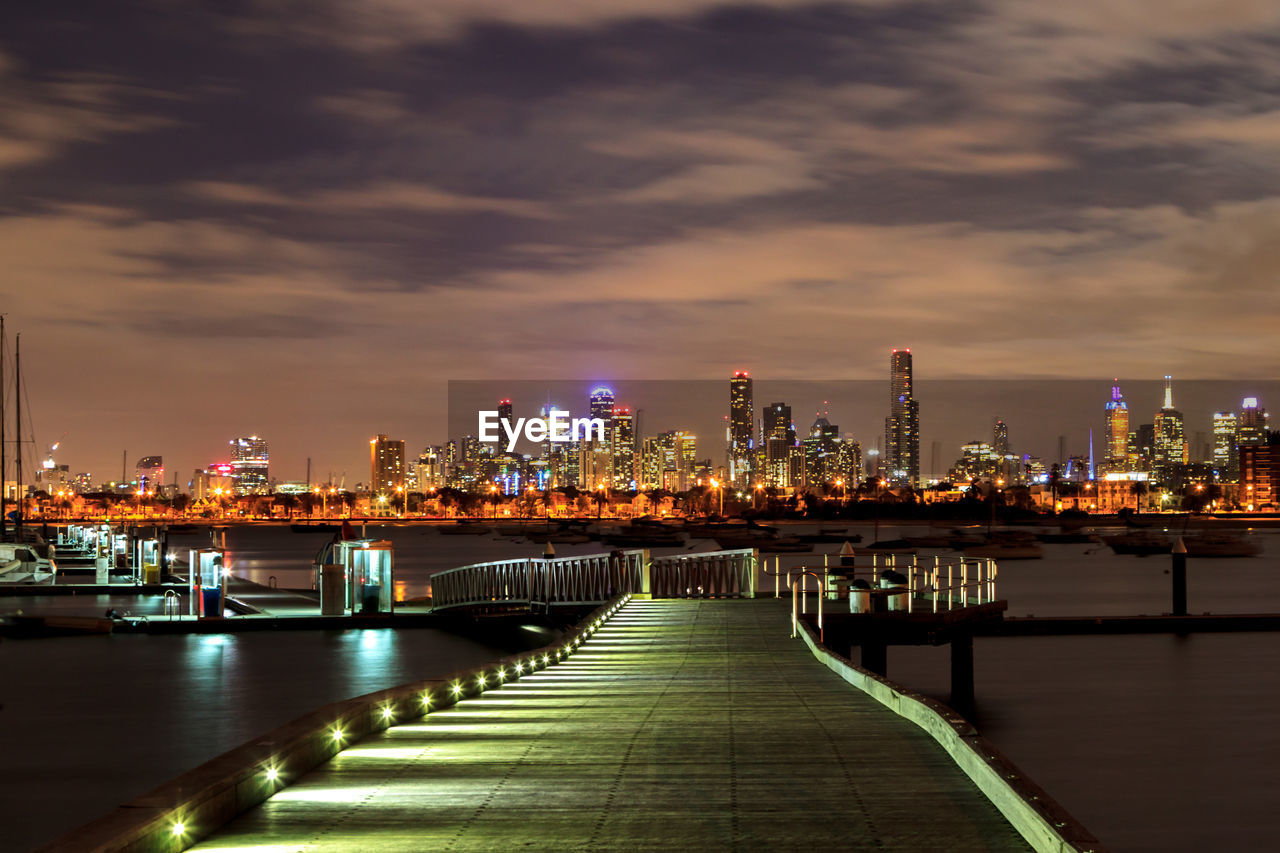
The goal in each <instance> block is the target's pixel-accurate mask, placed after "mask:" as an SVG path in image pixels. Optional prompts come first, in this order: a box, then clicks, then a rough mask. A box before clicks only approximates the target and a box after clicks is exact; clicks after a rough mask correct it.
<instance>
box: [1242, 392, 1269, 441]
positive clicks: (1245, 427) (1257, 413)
mask: <svg viewBox="0 0 1280 853" xmlns="http://www.w3.org/2000/svg"><path fill="white" fill-rule="evenodd" d="M1269 420H1270V419H1269V417H1268V416H1267V410H1266V409H1264V408H1262V407H1261V406H1259V405H1258V398H1257V397H1245V398H1244V400H1243V401H1242V402H1241V403H1240V436H1239V438H1240V444H1242V445H1253V444H1266V443H1267V429H1268V426H1269Z"/></svg>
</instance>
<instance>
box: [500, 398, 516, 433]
mask: <svg viewBox="0 0 1280 853" xmlns="http://www.w3.org/2000/svg"><path fill="white" fill-rule="evenodd" d="M498 420H499V421H504V420H505V421H507V422H508V423H510V424H511V426H513V427H514V426H515V425H516V424H515V421H514V420H513V419H512V417H511V401H510V400H499V401H498ZM498 429H499V431H501V429H502V427H501V426H499V427H498Z"/></svg>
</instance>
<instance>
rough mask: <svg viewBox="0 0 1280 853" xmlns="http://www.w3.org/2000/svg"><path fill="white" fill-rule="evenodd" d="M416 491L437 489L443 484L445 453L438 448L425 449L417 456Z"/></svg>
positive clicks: (429, 447)
mask: <svg viewBox="0 0 1280 853" xmlns="http://www.w3.org/2000/svg"><path fill="white" fill-rule="evenodd" d="M416 473H417V481H418V490H419V491H422V492H426V491H430V490H432V489H438V488H440V487H441V486H443V485H444V483H445V453H444V450H443V449H442V448H440V447H432V446H428V447H426V448H425V449H424V450H423V451H422V453H420V454H418V464H417V472H416Z"/></svg>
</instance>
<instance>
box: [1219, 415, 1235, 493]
mask: <svg viewBox="0 0 1280 853" xmlns="http://www.w3.org/2000/svg"><path fill="white" fill-rule="evenodd" d="M1238 430H1239V426H1238V424H1237V421H1236V413H1235V412H1214V413H1213V470H1214V471H1215V472H1217V475H1218V482H1219V483H1234V482H1236V480H1237V479H1238V478H1239V476H1240V437H1239V435H1238Z"/></svg>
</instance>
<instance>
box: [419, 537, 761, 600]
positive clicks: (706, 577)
mask: <svg viewBox="0 0 1280 853" xmlns="http://www.w3.org/2000/svg"><path fill="white" fill-rule="evenodd" d="M758 563H759V554H758V552H757V551H755V550H754V549H738V550H733V551H708V552H701V553H694V554H671V555H663V556H657V557H654V556H651V555H650V553H649V551H648V550H628V551H611V552H607V553H601V554H586V555H581V556H572V557H552V558H545V557H526V558H520V559H514V560H494V561H491V562H487V563H475V564H473V565H469V566H461V567H460V568H456V569H449V570H447V571H444V572H439V573H437V574H435V575H433V576H432V578H431V604H432V608H433V609H436V610H440V609H445V608H452V607H477V606H484V605H495V604H497V605H517V606H519V605H527V606H530V607H534V606H538V605H542V606H547V607H549V606H551V605H554V604H598V603H600V602H602V601H608V600H609V599H610V598H612V597H613V596H615V595H623V594H632V595H650V596H651V597H653V598H697V597H743V598H746V597H752V596H754V595H755V580H756V572H757V568H758Z"/></svg>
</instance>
